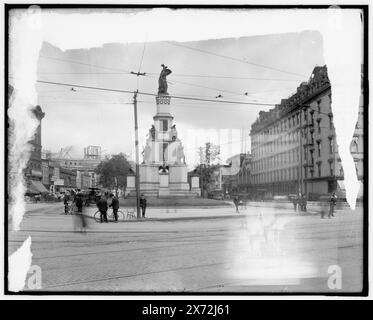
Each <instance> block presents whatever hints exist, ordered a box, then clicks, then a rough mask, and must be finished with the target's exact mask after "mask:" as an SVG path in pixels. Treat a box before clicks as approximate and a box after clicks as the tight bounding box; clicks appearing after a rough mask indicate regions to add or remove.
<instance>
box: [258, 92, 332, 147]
mask: <svg viewBox="0 0 373 320" xmlns="http://www.w3.org/2000/svg"><path fill="white" fill-rule="evenodd" d="M329 101H330V102H331V95H330V94H329ZM321 103H322V99H319V100H318V101H317V110H315V109H313V108H307V109H304V110H302V111H300V112H297V113H296V114H293V115H292V116H289V117H288V118H287V119H282V120H280V121H278V122H277V123H276V124H274V125H273V126H271V127H270V128H268V129H267V130H264V131H263V132H262V133H259V134H256V135H254V136H253V137H252V147H255V146H257V145H259V144H263V143H265V142H267V141H268V140H269V138H270V137H272V136H274V135H279V134H281V133H285V132H288V131H289V130H291V129H294V128H295V127H299V125H300V124H302V125H305V124H310V125H314V123H315V122H314V114H315V111H317V114H318V115H321V114H326V113H327V112H328V113H329V112H331V109H330V103H329V104H328V106H329V108H328V110H324V111H323V112H322V111H321ZM321 112H322V113H321ZM301 116H303V122H302V123H301V121H300V117H301ZM328 116H329V128H330V129H333V119H332V118H333V116H332V114H331V113H330V114H329V115H328ZM317 123H318V132H319V133H321V128H322V127H321V117H319V118H318V120H317Z"/></svg>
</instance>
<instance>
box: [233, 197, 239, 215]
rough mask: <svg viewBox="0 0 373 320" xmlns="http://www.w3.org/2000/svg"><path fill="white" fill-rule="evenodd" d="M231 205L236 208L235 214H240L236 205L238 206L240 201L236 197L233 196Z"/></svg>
mask: <svg viewBox="0 0 373 320" xmlns="http://www.w3.org/2000/svg"><path fill="white" fill-rule="evenodd" d="M233 203H234V205H235V207H236V213H240V211H239V210H238V205H239V204H240V199H239V197H238V196H235V197H234V198H233Z"/></svg>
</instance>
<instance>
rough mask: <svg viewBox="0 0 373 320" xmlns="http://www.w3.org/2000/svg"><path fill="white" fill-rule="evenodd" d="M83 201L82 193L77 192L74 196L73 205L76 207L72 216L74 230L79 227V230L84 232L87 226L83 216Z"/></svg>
mask: <svg viewBox="0 0 373 320" xmlns="http://www.w3.org/2000/svg"><path fill="white" fill-rule="evenodd" d="M83 202H84V201H83V196H82V194H77V195H76V197H75V206H76V208H77V212H76V215H75V217H74V230H76V229H80V232H85V231H86V227H87V222H86V219H85V216H84V215H83Z"/></svg>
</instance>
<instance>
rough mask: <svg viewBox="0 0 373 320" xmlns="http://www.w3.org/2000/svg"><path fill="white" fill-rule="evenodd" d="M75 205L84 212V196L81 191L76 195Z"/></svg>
mask: <svg viewBox="0 0 373 320" xmlns="http://www.w3.org/2000/svg"><path fill="white" fill-rule="evenodd" d="M75 205H76V207H77V209H78V213H82V212H83V198H82V195H81V194H80V193H78V194H77V196H76V199H75Z"/></svg>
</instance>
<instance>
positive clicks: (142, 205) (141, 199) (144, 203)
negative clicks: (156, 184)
mask: <svg viewBox="0 0 373 320" xmlns="http://www.w3.org/2000/svg"><path fill="white" fill-rule="evenodd" d="M140 208H141V210H142V217H143V218H145V211H146V198H145V196H144V195H143V194H142V195H141V197H140Z"/></svg>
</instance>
